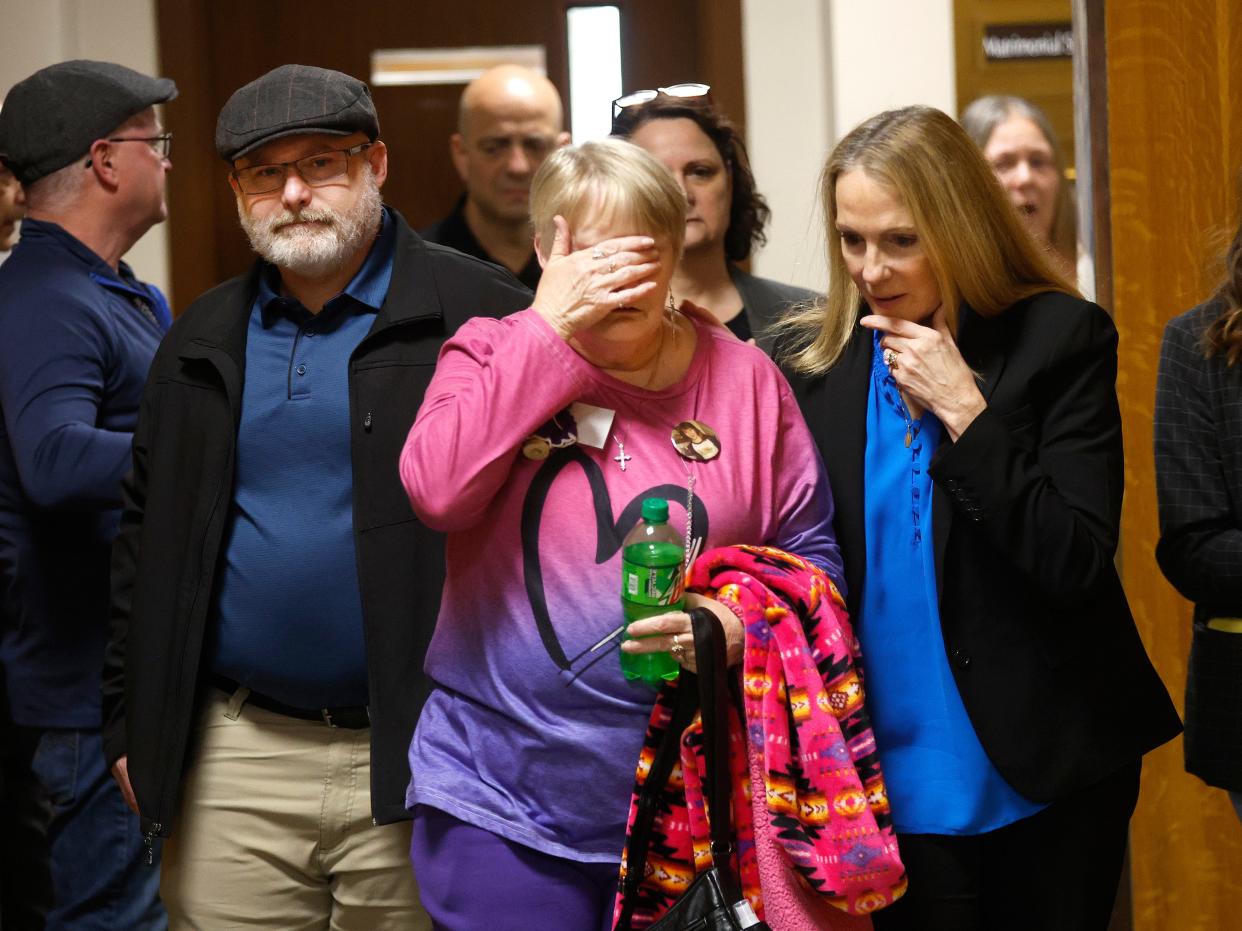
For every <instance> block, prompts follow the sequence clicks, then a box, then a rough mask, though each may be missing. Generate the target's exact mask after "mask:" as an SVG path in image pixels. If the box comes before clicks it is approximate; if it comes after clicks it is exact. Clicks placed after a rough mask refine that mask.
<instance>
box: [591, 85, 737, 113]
mask: <svg viewBox="0 0 1242 931" xmlns="http://www.w3.org/2000/svg"><path fill="white" fill-rule="evenodd" d="M711 93H712V86H711V85H710V84H695V83H689V84H670V85H669V86H668V87H657V88H655V89H654V90H650V89H648V90H641V91H632V92H630V93H628V94H622V95H621V96H620V97H618V98H617V99H616V100H614V101H613V102H612V117H613V119H616V118H617V114H618V113H620V112H621V111H622V110H624V109H625V108H626V107H637V106H639V105H640V104H644V103H646V102H647V101H649V100H655V99H656V98H657V97H659V96H660V95H661V94H663V95H664V96H666V97H684V98H691V99H693V98H696V97H711Z"/></svg>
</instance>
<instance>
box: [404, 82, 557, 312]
mask: <svg viewBox="0 0 1242 931" xmlns="http://www.w3.org/2000/svg"><path fill="white" fill-rule="evenodd" d="M562 125H563V124H562V110H561V98H560V96H559V95H558V94H557V92H556V88H555V87H553V86H552V82H551V81H549V80H548V79H547V78H546V77H544V76H543V75H542V74H539V73H538V72H536V71H531V70H530V69H529V68H522V67H519V66H517V65H500V66H498V67H496V68H491V69H489V70H488V71H485V72H483V74H481V75H480V76H479V77H478V78H476V79H475V80H474V81H472V82H471V83H470V84H469V85H467V87H466V90H465V92H464V93H463V94H462V95H461V106H460V109H459V111H458V123H457V132H455V133H454V134H453V135H452V137H451V138H450V139H449V149H450V152H451V154H452V156H453V165H454V166H455V167H456V168H457V173H458V174H459V175H460V176H461V180H462V184H464V185H465V186H466V192H465V194H463V195H462V197H461V199H460V200H458V202H457V205H456V206H455V207H454V208H453V212H452V213H450V214H449V215H448V216H447V217H445V218H444V219H442V220H440V221H439V222H438V223H435V224H433V225H431V226H429V227H427V228H426V229H425V230H420V231H419V233H420V235H421V236H422V237H423V238H424V239H429V240H431V241H432V242H438V243H441V244H442V245H446V246H451V247H452V248H454V249H457V250H459V251H461V252H465V253H466V254H468V255H473V256H477V257H478V258H481V259H485V260H486V261H488V262H493V263H495V264H497V265H500V266H502V267H504V268H507V269H509V271H511V272H512V273H513V274H514V275H516V276H517V277H518V279H519V280H521V282H522V284H524V285H526V286H527V287H528V288H530V289H531V290H534V288H535V286H536V285H537V284H538V283H539V262H538V260H537V259H536V258H535V252H534V248H533V247H532V245H531V232H530V181H531V178H533V177H534V175H535V171H536V170H537V169H538V168H539V166H540V165H541V164H542V163H543V160H544V158H546V157H547V155H548V153H549V152H551V151H552V150H553V149H555V148H557V147H558V146H562V145H564V144H565V143H566V142H568V141H569V133H567V132H564V131H563V129H562V128H561V127H562Z"/></svg>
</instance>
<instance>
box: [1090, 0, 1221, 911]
mask: <svg viewBox="0 0 1242 931" xmlns="http://www.w3.org/2000/svg"><path fill="white" fill-rule="evenodd" d="M1077 3H1078V4H1079V8H1080V10H1083V9H1085V10H1086V11H1087V13H1088V14H1089V17H1088V18H1089V19H1091V20H1092V22H1093V23H1094V24H1095V25H1096V26H1097V27H1098V26H1100V25H1102V26H1103V37H1102V38H1103V47H1104V55H1103V56H1092V65H1091V68H1092V73H1091V74H1089V75H1088V78H1087V83H1088V85H1089V86H1088V88H1087V90H1088V91H1090V92H1091V98H1092V101H1093V105H1092V126H1091V132H1092V137H1093V143H1094V144H1095V146H1096V149H1097V152H1098V151H1101V150H1103V149H1104V148H1105V147H1106V151H1107V157H1106V158H1105V159H1103V164H1104V166H1106V169H1107V178H1103V179H1101V178H1093V179H1092V185H1091V186H1092V188H1093V189H1094V190H1095V191H1096V194H1097V196H1099V197H1101V198H1102V197H1104V196H1108V198H1109V199H1108V202H1107V203H1100V204H1098V205H1097V206H1099V207H1100V208H1101V209H1100V210H1099V211H1097V212H1096V215H1097V216H1102V217H1106V218H1107V222H1108V226H1109V228H1108V229H1107V230H1104V231H1102V232H1104V233H1105V234H1106V235H1107V238H1108V239H1109V240H1111V261H1110V262H1109V263H1108V264H1109V267H1108V268H1107V269H1106V271H1107V272H1109V273H1110V274H1109V275H1106V276H1105V278H1106V279H1107V278H1111V303H1112V308H1111V309H1112V310H1113V314H1114V318H1115V320H1116V322H1117V328H1118V330H1119V331H1120V336H1121V343H1120V370H1119V375H1118V392H1119V395H1120V399H1121V408H1122V417H1123V421H1124V424H1125V453H1126V473H1125V480H1126V496H1125V509H1124V512H1123V520H1122V537H1121V550H1120V563H1121V569H1122V579H1123V581H1124V583H1125V588H1126V592H1127V594H1128V596H1129V598H1130V604H1131V606H1132V607H1133V609H1134V614H1135V618H1136V620H1137V622H1138V625H1139V630H1140V632H1141V634H1142V636H1143V640H1144V642H1145V643H1146V645H1147V649H1148V651H1149V653H1150V654H1151V657H1152V659H1153V661H1154V662H1155V664H1156V668H1157V670H1158V671H1159V672H1160V675H1161V677H1162V678H1163V679H1164V681H1165V684H1166V685H1167V686H1168V688H1169V690H1170V692H1172V694H1173V697H1174V699H1175V700H1176V701H1177V703H1178V706H1179V707H1181V704H1182V697H1183V692H1184V690H1185V686H1186V655H1187V650H1188V647H1189V642H1190V616H1191V610H1190V605H1189V604H1187V603H1186V602H1185V601H1184V600H1183V599H1182V598H1180V597H1179V596H1178V595H1177V594H1176V592H1174V590H1173V589H1172V587H1171V586H1170V585H1169V584H1168V583H1167V582H1166V581H1165V579H1164V578H1163V576H1162V575H1161V574H1160V570H1159V568H1158V567H1157V565H1156V561H1155V555H1154V550H1155V544H1156V540H1157V539H1158V535H1159V531H1158V525H1157V517H1156V492H1155V476H1154V472H1155V466H1154V461H1153V454H1152V416H1153V408H1154V401H1155V386H1156V369H1157V362H1158V358H1159V349H1160V340H1161V336H1162V333H1163V330H1164V325H1165V323H1166V322H1167V321H1168V319H1169V318H1170V317H1173V316H1175V315H1176V314H1178V313H1181V312H1182V311H1183V310H1186V309H1188V308H1190V307H1192V306H1194V305H1195V304H1198V303H1199V302H1201V301H1202V300H1203V299H1204V298H1205V297H1206V296H1207V295H1208V293H1209V292H1210V291H1211V289H1212V286H1213V284H1214V283H1215V280H1216V278H1217V276H1218V275H1219V273H1220V270H1219V267H1218V264H1217V261H1216V260H1217V258H1218V257H1219V255H1220V253H1221V251H1222V249H1223V246H1224V244H1225V243H1226V242H1227V241H1228V240H1227V235H1228V232H1231V231H1232V230H1233V229H1234V228H1236V224H1237V222H1238V217H1237V213H1236V205H1237V200H1236V196H1237V192H1238V188H1237V182H1238V172H1239V169H1242V5H1239V4H1238V3H1237V2H1236V0H1179V2H1176V3H1154V2H1149V0H1107V2H1104V0H1077ZM1095 38H1096V39H1099V38H1100V36H1099V35H1098V34H1097V35H1096V36H1095ZM1101 82H1102V83H1103V88H1101V86H1100V85H1101ZM1101 89H1103V90H1104V91H1106V93H1105V94H1100V93H1099V91H1100V90H1101ZM1105 100H1106V104H1107V106H1106V109H1105V108H1104V107H1098V106H1097V104H1098V103H1099V102H1102V101H1105ZM1092 161H1093V163H1095V162H1096V159H1093V160H1092ZM1097 182H1103V183H1097ZM1222 237H1225V238H1223V239H1222ZM1105 255H1107V253H1105ZM1104 659H1105V662H1106V658H1104ZM1130 860H1131V890H1132V897H1133V926H1134V928H1135V929H1136V931H1165V929H1170V928H1176V929H1178V931H1198V929H1202V931H1216V929H1221V928H1237V927H1242V917H1239V914H1238V913H1239V908H1240V907H1242V825H1240V824H1239V823H1238V819H1237V817H1236V816H1235V815H1234V812H1233V810H1232V808H1231V807H1230V805H1229V802H1228V799H1227V798H1226V795H1225V793H1224V792H1221V791H1220V790H1216V789H1210V788H1208V787H1206V786H1205V785H1204V784H1203V783H1201V782H1200V781H1199V780H1198V779H1196V778H1195V777H1193V776H1190V775H1187V774H1186V773H1185V772H1184V771H1183V768H1182V741H1181V740H1180V739H1178V740H1176V741H1174V742H1172V743H1170V744H1167V745H1166V746H1164V747H1162V748H1160V749H1159V750H1157V751H1156V752H1154V753H1152V754H1151V755H1149V756H1148V757H1147V761H1146V764H1145V766H1144V770H1143V785H1142V794H1141V796H1140V799H1139V807H1138V811H1137V812H1136V814H1135V817H1134V821H1133V824H1132V827H1131V835H1130Z"/></svg>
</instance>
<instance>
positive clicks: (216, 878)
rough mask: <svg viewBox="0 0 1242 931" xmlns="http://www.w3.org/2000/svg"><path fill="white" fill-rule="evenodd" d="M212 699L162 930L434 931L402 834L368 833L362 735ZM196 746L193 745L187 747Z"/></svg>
mask: <svg viewBox="0 0 1242 931" xmlns="http://www.w3.org/2000/svg"><path fill="white" fill-rule="evenodd" d="M246 695H247V691H246V690H245V689H239V690H238V691H237V692H236V693H235V694H234V695H232V696H228V695H226V694H225V693H224V692H219V691H217V692H213V693H212V696H211V697H210V698H209V699H208V701H207V702H206V707H205V708H204V709H203V711H202V714H201V716H200V718H199V721H198V730H197V742H196V744H197V745H196V747H195V754H194V758H193V761H192V763H191V765H190V767H189V769H188V771H187V773H186V776H185V784H184V786H183V791H182V799H181V811H180V816H179V818H178V820H177V821H176V823H175V824H174V825H173V833H172V837H171V838H169V840H168V842H167V843H166V844H165V845H164V858H163V865H162V868H161V877H160V896H161V897H162V898H163V900H164V904H165V906H166V907H167V909H168V918H169V924H170V927H172V928H173V929H196V931H217V929H224V928H279V929H281V931H286V929H288V931H295V929H307V931H309V929H324V928H330V929H333V931H337V929H339V931H353V929H360V931H361V929H366V931H371V929H388V928H402V929H407V928H413V929H430V928H431V920H430V919H429V918H428V917H427V914H426V912H424V911H423V909H422V906H421V905H420V904H419V901H418V887H417V886H416V885H415V882H414V874H413V871H412V870H411V868H410V860H409V845H410V824H409V822H408V821H405V822H400V823H398V824H386V825H382V826H375V825H373V824H372V823H371V787H370V786H371V783H370V780H371V750H370V738H371V732H370V731H369V730H346V729H344V728H335V727H328V726H327V725H325V724H322V723H319V722H316V721H300V720H297V719H296V718H289V717H285V716H284V715H279V714H273V713H272V712H269V711H264V710H263V709H261V708H256V707H254V706H253V705H247V704H245V698H246ZM192 746H193V745H192Z"/></svg>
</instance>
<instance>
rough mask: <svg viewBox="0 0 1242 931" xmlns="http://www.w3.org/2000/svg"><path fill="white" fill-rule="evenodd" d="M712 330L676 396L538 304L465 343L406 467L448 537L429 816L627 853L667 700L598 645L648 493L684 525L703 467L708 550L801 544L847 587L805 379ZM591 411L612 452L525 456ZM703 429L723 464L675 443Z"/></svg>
mask: <svg viewBox="0 0 1242 931" xmlns="http://www.w3.org/2000/svg"><path fill="white" fill-rule="evenodd" d="M690 315H691V318H692V319H693V320H694V324H695V330H696V334H697V346H696V349H695V353H694V357H693V360H692V361H691V364H690V367H689V369H688V370H687V372H686V374H685V376H684V377H683V378H682V379H681V380H680V381H678V382H676V383H675V384H673V385H671V386H669V387H668V388H665V389H663V390H660V391H647V390H643V389H641V388H637V387H635V386H633V385H630V384H627V383H625V382H622V381H619V380H617V379H615V378H612V377H611V376H609V375H607V374H605V373H604V372H601V371H600V370H599V369H597V368H595V367H594V366H592V365H590V364H589V363H588V362H586V361H585V360H584V359H583V358H581V357H580V356H579V355H578V354H577V353H576V352H574V350H573V349H572V348H571V347H570V346H569V345H568V344H566V343H565V342H564V341H563V340H562V339H560V338H559V337H558V336H557V335H556V333H555V332H554V331H553V330H552V329H551V328H550V327H549V326H548V325H547V324H546V323H545V322H544V321H543V320H542V319H541V318H540V317H539V316H538V315H537V314H536V313H535V312H534V311H530V310H528V311H523V312H521V313H518V314H514V315H512V316H510V317H506V318H504V319H501V320H492V319H477V320H473V321H471V322H470V323H468V324H466V325H465V326H464V327H462V328H461V329H460V330H459V331H458V332H457V334H456V335H455V336H454V337H453V338H452V339H451V340H450V341H449V342H448V343H447V344H446V345H445V347H444V350H443V352H442V354H441V356H440V361H439V363H438V365H437V368H436V374H435V377H434V378H433V380H432V382H431V385H430V387H429V388H428V390H427V394H426V398H425V400H424V402H423V406H422V408H421V409H420V410H419V414H418V419H417V420H416V422H415V424H414V426H413V428H412V429H411V431H410V435H409V438H408V439H407V441H406V445H405V449H404V450H403V451H402V454H401V478H402V481H403V482H404V484H405V488H406V490H407V492H408V493H409V495H410V501H411V502H412V504H413V506H414V510H415V511H416V512H417V514H418V516H419V517H420V518H421V519H422V520H424V521H425V522H426V523H427V524H429V525H430V526H432V527H436V528H438V529H441V530H444V531H447V533H448V581H447V583H446V585H445V590H444V596H443V601H442V604H441V607H440V615H439V621H438V624H437V627H436V632H435V636H434V638H433V639H432V642H431V647H430V650H429V652H428V655H427V664H426V671H427V674H428V675H429V676H430V677H431V678H432V680H433V681H434V683H435V686H436V688H435V690H434V692H433V694H432V696H431V697H430V699H429V700H428V702H427V705H426V707H425V709H424V710H423V713H422V716H421V718H420V720H419V724H418V728H417V730H416V732H415V734H414V739H413V741H412V743H411V745H410V769H411V772H412V774H413V776H412V778H411V780H410V786H409V790H408V792H407V796H406V802H407V805H409V806H411V807H412V806H414V805H417V804H422V805H430V806H432V807H435V808H438V809H441V810H443V811H446V812H448V813H449V814H451V815H453V816H454V817H456V818H459V819H461V820H463V821H466V822H469V823H471V824H474V825H476V826H478V827H481V828H484V829H486V830H489V831H492V832H494V833H496V834H499V835H500V836H502V837H505V838H508V839H509V840H512V841H515V842H517V843H520V844H524V845H526V846H529V847H533V848H535V849H537V850H540V851H543V852H545V853H549V854H552V855H554V856H560V857H568V858H572V859H578V860H583V861H594V862H608V861H618V860H619V859H620V855H621V851H622V848H623V846H624V842H625V819H626V813H627V808H628V804H629V798H630V792H631V789H632V787H633V778H634V763H635V760H636V759H637V758H638V753H639V750H640V748H641V747H642V742H643V735H644V732H645V728H646V724H647V719H648V716H649V714H650V712H651V707H652V704H653V701H654V697H655V692H654V690H653V689H651V688H650V687H648V686H645V685H642V684H640V683H634V682H627V681H626V680H625V679H624V678H623V677H622V675H621V672H620V667H619V663H618V656H617V641H616V640H613V641H611V642H609V643H608V644H607V646H605V647H604V648H602V649H599V650H597V651H595V652H591V650H590V648H591V647H592V646H593V645H594V644H596V643H598V642H599V641H600V640H601V639H602V638H604V637H606V636H607V635H608V634H609V633H610V632H611V631H613V630H615V629H616V628H617V626H618V625H619V624H620V623H621V620H622V618H621V607H620V601H619V598H620V582H621V578H620V576H621V570H620V558H621V557H620V543H621V540H622V539H623V538H624V537H625V535H626V533H628V532H629V530H630V529H631V528H632V527H633V526H634V524H635V523H637V522H638V520H639V507H640V503H641V501H642V499H643V498H645V497H649V496H652V495H656V496H661V497H666V498H668V499H669V501H670V511H671V514H672V517H671V523H672V524H673V526H674V527H676V528H677V530H678V531H679V532H680V531H682V530H683V529H684V522H685V504H686V486H687V480H688V475H689V472H690V470H693V472H694V475H695V486H694V493H695V496H694V513H695V516H694V527H695V532H696V535H700V534H705V537H706V539H705V541H704V545H705V547H712V546H724V545H729V544H734V543H753V544H767V545H771V546H775V547H779V548H781V549H784V550H788V551H790V552H793V553H797V554H799V555H801V556H803V557H804V558H806V559H808V560H810V561H812V562H814V563H816V564H818V565H820V566H821V567H823V568H824V569H825V570H827V572H828V574H829V575H830V576H831V577H832V578H833V579H834V580H837V581H838V584H840V579H841V577H842V572H841V558H840V554H839V552H838V549H837V545H836V542H835V540H834V539H833V534H832V496H831V493H830V491H829V489H828V482H827V478H826V477H825V474H824V470H823V466H822V464H821V462H820V459H819V454H818V453H817V451H816V449H815V446H814V443H813V441H812V439H811V436H810V433H809V432H808V430H807V428H806V424H805V423H804V422H803V420H802V416H801V414H800V413H799V411H798V407H797V403H796V402H795V401H794V399H793V396H792V395H791V393H790V390H789V386H788V384H787V383H786V382H785V379H784V377H783V376H782V375H781V374H780V372H779V370H778V369H777V368H776V367H775V366H774V365H773V364H772V362H771V361H770V360H769V359H768V358H767V357H766V356H765V355H764V354H763V353H762V352H761V351H760V350H759V349H756V348H755V347H754V346H750V345H747V344H745V343H742V342H740V341H739V340H737V339H736V338H735V337H734V336H733V335H732V334H731V333H730V332H729V331H728V330H726V329H724V328H723V327H720V326H718V325H716V324H715V323H713V322H709V320H708V319H707V318H706V316H705V315H704V314H703V313H702V312H701V311H696V310H693V309H691V310H690ZM575 401H581V402H585V403H586V404H591V405H594V406H596V407H600V408H606V409H608V410H612V411H615V412H616V416H615V419H614V420H613V422H612V427H611V431H610V433H609V436H608V442H607V446H606V447H605V448H604V449H594V448H591V447H588V446H584V445H580V444H578V445H570V446H568V447H565V448H561V449H554V450H553V451H552V454H551V455H550V456H548V457H547V458H546V459H542V460H532V459H527V458H525V457H524V456H523V455H522V453H521V452H520V449H521V447H522V444H523V441H524V440H525V439H526V438H527V437H528V436H530V435H531V434H532V433H534V432H536V430H537V429H538V428H540V427H541V425H544V424H545V423H547V422H548V421H549V420H551V419H552V418H553V417H554V416H555V415H557V414H558V412H560V411H562V410H563V409H565V408H567V407H568V406H569V405H571V404H572V403H573V402H575ZM685 420H697V421H700V422H702V423H705V424H706V425H708V426H709V427H711V428H713V429H714V430H715V432H716V434H717V435H718V437H719V445H720V455H719V456H718V457H716V458H715V459H713V460H711V461H710V462H699V463H689V462H687V461H686V460H684V459H682V458H681V456H680V455H679V454H678V453H677V451H676V449H675V448H674V447H673V444H672V442H671V440H670V433H671V431H672V428H673V426H674V425H675V424H677V423H679V422H681V421H685ZM618 439H619V440H620V441H621V442H623V443H624V444H625V452H626V454H627V455H628V456H632V457H633V458H632V459H629V460H628V461H627V462H626V468H625V470H624V471H623V470H622V469H621V467H620V464H619V463H618V462H617V461H616V459H615V458H614V457H616V456H617V455H618V448H617V442H616V441H617V440H618ZM411 558H417V554H411Z"/></svg>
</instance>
